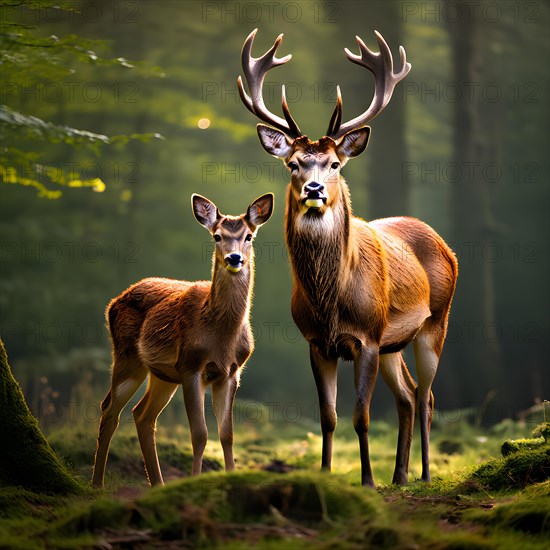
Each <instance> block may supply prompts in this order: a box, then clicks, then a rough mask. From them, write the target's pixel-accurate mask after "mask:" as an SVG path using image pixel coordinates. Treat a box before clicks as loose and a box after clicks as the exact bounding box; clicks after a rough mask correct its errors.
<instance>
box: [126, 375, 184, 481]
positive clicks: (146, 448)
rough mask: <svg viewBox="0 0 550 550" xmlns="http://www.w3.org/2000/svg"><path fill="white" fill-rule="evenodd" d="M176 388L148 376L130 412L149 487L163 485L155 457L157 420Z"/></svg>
mask: <svg viewBox="0 0 550 550" xmlns="http://www.w3.org/2000/svg"><path fill="white" fill-rule="evenodd" d="M177 387H178V384H173V383H171V382H165V381H164V380H161V379H160V378H157V377H156V376H155V375H154V374H150V375H149V382H148V384H147V390H146V391H145V394H144V395H143V397H142V398H141V400H140V402H139V403H138V404H137V405H136V406H135V407H134V409H133V411H132V412H133V413H134V421H135V423H136V428H137V433H138V439H139V444H140V446H141V453H142V455H143V461H144V463H145V470H146V472H147V477H148V478H149V483H150V484H151V485H162V484H163V483H164V481H163V479H162V474H161V471H160V465H159V460H158V456H157V443H156V426H157V418H158V416H159V414H160V413H161V412H162V411H163V410H164V407H166V405H168V403H169V402H170V400H171V399H172V397H173V396H174V393H175V392H176V389H177Z"/></svg>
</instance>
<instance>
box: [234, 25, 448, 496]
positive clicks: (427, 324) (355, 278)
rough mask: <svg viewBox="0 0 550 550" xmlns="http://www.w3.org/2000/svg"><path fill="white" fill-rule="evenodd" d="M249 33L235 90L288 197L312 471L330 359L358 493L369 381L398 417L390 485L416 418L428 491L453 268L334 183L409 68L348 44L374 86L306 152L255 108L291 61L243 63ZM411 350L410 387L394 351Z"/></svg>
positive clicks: (367, 474) (296, 135) (331, 388)
mask: <svg viewBox="0 0 550 550" xmlns="http://www.w3.org/2000/svg"><path fill="white" fill-rule="evenodd" d="M255 34H256V30H254V31H253V32H252V33H251V34H250V35H249V36H248V38H247V39H246V41H245V43H244V46H243V51H242V66H243V71H244V75H245V78H246V81H247V84H248V93H247V92H246V91H245V88H244V86H243V81H242V79H241V77H239V78H238V81H237V82H238V87H239V92H240V96H241V99H242V101H243V102H244V104H245V106H246V107H247V108H248V109H249V110H250V111H251V112H252V113H253V114H255V115H256V116H257V117H258V118H259V119H260V120H262V121H264V122H267V123H268V124H270V125H271V126H265V125H263V124H259V125H258V135H259V138H260V141H261V143H262V145H263V147H264V149H265V150H266V151H267V152H268V153H270V154H272V155H274V156H276V157H278V158H280V159H281V160H283V162H284V163H285V164H286V166H287V167H288V169H289V171H290V177H291V182H290V184H289V185H288V189H287V195H286V213H285V237H286V243H287V247H288V250H289V255H290V259H291V264H292V272H293V292H292V316H293V318H294V321H295V322H296V324H297V326H298V328H299V329H300V331H301V333H302V335H303V336H304V338H305V339H306V340H307V341H308V342H309V345H310V358H311V367H312V369H313V375H314V378H315V382H316V384H317V390H318V394H319V405H320V411H321V428H322V432H323V450H322V468H324V469H327V470H330V468H331V461H332V440H333V433H334V430H335V428H336V370H337V361H338V358H342V359H344V360H350V361H353V363H354V380H355V388H356V403H355V409H354V414H353V424H354V427H355V431H356V432H357V435H358V438H359V445H360V453H361V470H362V471H361V481H362V483H363V484H364V485H370V486H374V480H373V476H372V470H371V466H370V459H369V447H368V429H369V408H370V401H371V396H372V393H373V390H374V385H375V382H376V377H377V374H378V370H379V369H380V371H381V373H382V376H383V378H384V380H385V381H386V383H387V384H388V385H389V387H390V388H391V390H392V392H393V394H394V396H395V399H396V402H397V410H398V413H399V436H398V443H397V454H396V462H395V471H394V475H393V482H394V483H399V484H404V483H406V482H407V477H408V465H409V454H410V446H411V440H412V431H413V425H414V415H415V410H416V411H417V412H418V416H419V417H420V429H421V438H422V479H423V480H426V481H429V480H430V470H429V434H430V427H431V421H432V415H433V407H434V400H433V394H432V391H431V387H432V382H433V380H434V376H435V373H436V370H437V366H438V363H439V357H440V355H441V350H442V348H443V342H444V340H445V335H446V331H447V319H448V316H449V309H450V306H451V300H452V297H453V293H454V289H455V285H456V279H457V273H458V265H457V261H456V258H455V256H454V254H453V252H452V251H451V249H450V248H449V247H448V246H447V245H446V244H445V242H444V241H443V239H442V238H441V237H440V236H439V235H438V234H437V233H436V232H435V231H434V230H433V229H431V228H430V227H429V226H427V225H426V224H424V223H423V222H421V221H419V220H417V219H414V218H408V217H395V218H385V219H380V220H376V221H373V222H370V223H367V222H365V221H364V220H362V219H360V218H358V217H355V216H353V215H352V211H351V202H350V194H349V189H348V186H347V184H346V182H345V181H344V178H343V177H342V175H341V172H340V171H341V169H342V167H343V166H344V165H345V164H346V162H347V161H348V159H350V158H353V157H356V156H357V155H359V154H360V153H362V152H363V151H364V150H365V148H366V146H367V142H368V139H369V135H370V128H369V127H368V126H365V124H366V123H367V122H368V121H369V120H371V119H372V118H374V117H375V116H376V115H377V114H379V113H380V112H381V111H382V110H383V109H384V107H385V106H386V105H387V104H388V102H389V101H390V99H391V96H392V93H393V89H394V87H395V86H396V84H397V83H398V82H399V81H400V80H401V79H402V78H404V77H405V76H406V74H407V73H408V72H409V70H410V68H411V66H410V64H409V63H407V61H406V57H405V50H404V49H403V48H402V47H401V48H400V57H401V69H400V70H399V71H398V72H394V70H393V59H392V55H391V51H390V49H389V47H388V45H387V44H386V42H385V40H384V39H383V38H382V36H381V35H380V34H379V33H376V37H377V39H378V44H379V46H380V53H373V52H371V51H370V50H369V49H368V48H367V46H366V45H365V44H364V42H363V41H362V40H361V39H360V38H359V37H357V43H358V45H359V49H360V55H355V54H353V53H352V52H350V51H349V50H347V49H346V50H345V51H346V55H347V57H348V58H349V59H350V60H351V61H352V62H354V63H357V64H358V65H361V66H362V67H365V68H367V69H368V70H369V71H371V72H372V73H373V75H374V79H375V91H374V98H373V100H372V103H371V105H370V106H369V108H368V109H367V110H366V111H365V112H364V113H363V114H362V115H359V116H357V117H356V118H354V119H352V120H350V121H349V122H346V123H342V98H341V95H340V89H339V88H338V89H337V103H336V107H335V109H334V112H333V114H332V117H331V119H330V124H329V128H328V130H327V133H326V135H325V136H324V137H322V138H321V139H320V140H318V141H311V140H310V139H309V138H308V137H307V136H305V135H303V134H302V132H301V131H300V129H299V127H298V125H297V124H296V122H295V121H294V119H293V118H292V116H291V114H290V110H289V107H288V104H287V101H286V97H285V90H284V86H283V90H282V109H283V114H284V119H283V118H281V117H279V116H277V115H275V114H273V113H271V112H270V111H269V110H268V109H267V107H266V105H265V103H264V101H263V98H262V85H263V81H264V78H265V75H266V73H267V72H268V71H269V70H270V69H272V68H273V67H277V66H279V65H282V64H283V63H286V62H287V61H288V60H289V59H290V58H291V56H290V55H288V56H286V57H284V58H277V57H275V53H276V50H277V48H278V46H279V45H280V43H281V40H282V36H283V35H280V36H279V37H278V38H277V40H276V41H275V43H274V45H273V47H272V48H271V49H270V50H269V51H267V52H266V53H265V54H264V55H263V56H262V57H260V58H253V57H252V56H251V49H252V43H253V41H254V36H255ZM411 341H414V352H415V358H416V370H417V373H418V387H417V386H416V384H415V382H414V381H413V379H412V377H411V376H410V374H409V371H408V369H407V366H406V365H405V362H404V360H403V357H402V354H401V351H402V350H403V348H405V346H406V345H407V344H409V343H410V342H411Z"/></svg>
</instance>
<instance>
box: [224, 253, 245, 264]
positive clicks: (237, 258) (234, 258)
mask: <svg viewBox="0 0 550 550" xmlns="http://www.w3.org/2000/svg"><path fill="white" fill-rule="evenodd" d="M225 261H226V262H227V263H228V264H229V265H232V266H237V265H239V264H240V263H242V261H243V257H242V256H241V255H240V254H236V253H233V254H228V255H227V256H226V257H225Z"/></svg>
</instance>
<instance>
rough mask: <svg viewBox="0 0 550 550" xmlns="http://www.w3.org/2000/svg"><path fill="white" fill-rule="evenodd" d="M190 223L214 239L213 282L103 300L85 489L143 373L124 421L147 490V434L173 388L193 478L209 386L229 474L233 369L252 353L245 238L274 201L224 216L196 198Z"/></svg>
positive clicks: (155, 466)
mask: <svg viewBox="0 0 550 550" xmlns="http://www.w3.org/2000/svg"><path fill="white" fill-rule="evenodd" d="M192 205H193V212H194V215H195V218H196V219H197V221H198V222H199V223H200V224H201V225H202V226H204V227H205V228H206V229H208V231H210V233H211V234H212V236H213V238H214V241H215V251H214V255H213V268H212V281H198V282H195V283H191V282H188V281H176V280H172V279H160V278H149V279H144V280H142V281H140V282H139V283H136V284H135V285H133V286H131V287H130V288H128V289H127V290H125V291H124V292H123V293H122V294H121V295H120V296H118V297H117V298H115V299H114V300H112V301H111V302H110V304H109V305H108V307H107V312H106V317H107V323H108V326H109V331H110V333H111V339H112V343H113V373H112V383H111V389H110V390H109V393H108V394H107V397H105V399H104V400H103V402H102V403H101V411H102V414H101V421H100V425H99V437H98V440H97V448H96V454H95V462H94V473H93V478H92V483H93V485H94V486H97V487H102V486H103V478H104V474H105V465H106V462H107V454H108V452H109V444H110V442H111V438H112V436H113V434H114V432H115V430H116V428H117V426H118V422H119V418H120V413H121V412H122V409H123V408H124V407H125V405H126V404H127V403H128V401H129V399H130V398H131V397H132V396H133V395H134V393H135V392H136V391H137V389H138V388H139V387H140V386H141V384H142V383H143V381H144V380H145V378H146V376H147V374H149V381H148V385H147V390H146V392H145V395H144V396H143V397H142V399H141V401H140V402H139V403H138V404H137V405H136V406H135V407H134V409H133V414H134V419H135V423H136V427H137V432H138V436H139V442H140V445H141V450H142V453H143V459H144V461H145V469H146V471H147V475H148V478H149V482H150V483H151V485H158V484H162V483H163V479H162V474H161V472H160V467H159V462H158V457H157V450H156V442H155V428H156V421H157V417H158V415H159V414H160V413H161V412H162V410H163V409H164V407H166V405H167V404H168V402H169V401H170V399H171V398H172V396H173V395H174V393H175V391H176V389H177V387H178V385H179V384H181V385H182V386H183V395H184V399H185V408H186V411H187V417H188V419H189V427H190V430H191V440H192V444H193V474H194V475H198V474H200V472H201V467H202V456H203V452H204V448H205V446H206V441H207V437H208V434H207V428H206V421H205V415H204V394H205V390H206V387H207V386H210V385H211V386H212V403H213V408H214V412H215V414H216V419H217V422H218V432H219V437H220V442H221V445H222V448H223V454H224V460H225V469H226V470H233V469H234V468H235V462H234V460H233V401H234V397H235V392H236V391H237V387H238V386H239V379H240V375H241V370H242V368H243V367H244V364H245V362H246V360H247V359H248V358H249V357H250V354H251V353H252V351H253V348H254V341H253V337H252V332H251V330H250V323H249V315H250V306H251V300H252V286H253V278H254V251H253V248H252V239H253V237H254V236H255V235H256V231H257V230H258V228H259V227H260V226H261V225H262V224H264V223H265V222H267V220H268V219H269V218H270V216H271V213H272V211H273V195H272V194H271V193H268V194H266V195H263V196H261V197H259V198H258V199H256V200H255V201H254V202H253V203H252V204H251V205H250V206H249V207H248V210H247V212H246V214H242V215H240V216H224V215H222V214H220V212H219V210H218V208H217V207H216V205H215V204H214V203H212V202H210V201H209V200H208V199H205V198H204V197H201V196H200V195H193V197H192Z"/></svg>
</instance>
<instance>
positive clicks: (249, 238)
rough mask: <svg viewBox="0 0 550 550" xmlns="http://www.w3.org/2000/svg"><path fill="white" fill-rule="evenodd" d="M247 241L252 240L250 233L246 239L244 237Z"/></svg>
mask: <svg viewBox="0 0 550 550" xmlns="http://www.w3.org/2000/svg"><path fill="white" fill-rule="evenodd" d="M244 240H245V241H246V242H250V241H251V240H252V235H251V234H250V233H249V234H248V235H247V236H246V237H245V239H244Z"/></svg>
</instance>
